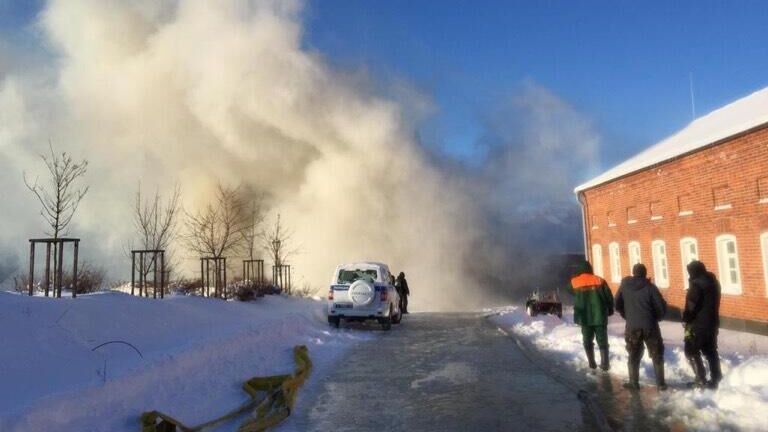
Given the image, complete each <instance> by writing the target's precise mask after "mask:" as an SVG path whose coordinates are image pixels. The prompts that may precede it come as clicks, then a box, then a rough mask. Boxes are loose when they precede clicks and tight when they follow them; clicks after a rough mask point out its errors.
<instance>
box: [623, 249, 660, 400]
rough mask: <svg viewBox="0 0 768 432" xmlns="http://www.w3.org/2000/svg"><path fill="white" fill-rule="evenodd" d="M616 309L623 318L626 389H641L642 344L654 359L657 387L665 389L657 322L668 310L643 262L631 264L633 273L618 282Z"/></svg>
mask: <svg viewBox="0 0 768 432" xmlns="http://www.w3.org/2000/svg"><path fill="white" fill-rule="evenodd" d="M616 311H617V312H618V313H619V315H621V317H622V318H624V319H625V320H626V326H625V328H624V340H625V341H626V342H627V354H628V355H629V360H628V361H627V369H628V371H629V382H628V383H626V384H624V387H625V388H628V389H631V390H637V389H639V388H640V360H642V358H643V344H645V346H646V347H647V348H648V354H649V355H650V356H651V360H653V371H654V373H655V375H656V388H658V389H659V390H666V389H667V383H666V382H665V380H664V340H663V339H662V337H661V329H660V328H659V321H661V320H662V319H663V318H664V315H665V314H666V313H667V302H665V301H664V298H663V297H662V296H661V293H660V292H659V289H658V288H657V287H656V285H654V284H652V283H651V281H649V280H648V270H647V269H646V268H645V265H643V264H635V265H634V267H632V276H628V277H625V278H624V279H623V280H622V281H621V285H620V286H619V290H618V291H617V292H616Z"/></svg>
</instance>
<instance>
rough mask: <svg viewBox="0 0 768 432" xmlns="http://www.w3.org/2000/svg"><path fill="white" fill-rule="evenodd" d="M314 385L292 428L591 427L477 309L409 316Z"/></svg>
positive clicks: (567, 396)
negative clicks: (471, 311)
mask: <svg viewBox="0 0 768 432" xmlns="http://www.w3.org/2000/svg"><path fill="white" fill-rule="evenodd" d="M359 331H379V330H375V327H373V326H370V327H362V328H360V330H359ZM318 385H319V387H320V390H319V391H314V392H312V394H311V395H308V396H307V399H304V400H301V401H300V407H297V408H299V409H297V412H295V413H294V414H293V416H292V419H291V423H292V425H293V427H295V428H296V429H297V430H307V431H339V432H341V431H361V432H362V431H382V430H389V431H401V430H409V431H537V432H541V431H564V430H567V431H579V430H591V429H593V427H591V426H590V425H589V423H588V422H590V421H591V416H590V415H589V413H588V412H587V411H585V410H584V408H583V406H582V404H581V403H580V402H579V400H578V399H577V397H576V395H575V394H574V393H573V391H571V390H570V389H568V388H567V387H565V386H563V385H562V384H560V383H558V382H557V381H556V380H554V379H552V378H551V377H550V376H548V375H547V374H545V373H544V372H543V371H542V370H541V369H540V368H539V367H537V366H536V365H534V364H533V363H532V362H531V361H530V360H528V358H527V357H526V356H524V355H523V353H522V352H521V351H520V349H519V348H518V347H517V346H516V345H515V343H514V342H513V341H512V340H511V339H510V338H509V337H507V336H504V335H503V334H501V333H500V332H499V331H498V330H497V329H496V328H495V327H493V326H492V325H491V324H490V323H489V322H488V320H486V319H483V318H482V317H481V316H479V315H477V314H412V315H409V316H406V318H405V319H404V320H403V324H401V325H397V326H394V328H393V329H392V331H390V332H388V333H384V334H382V335H381V337H379V338H375V339H374V340H372V341H370V342H365V343H363V344H361V345H360V346H358V347H356V348H354V349H353V350H352V351H351V352H349V353H348V355H346V356H345V358H344V359H343V360H342V361H339V362H338V364H337V365H335V367H334V370H333V371H332V372H331V373H330V374H328V375H327V376H325V377H324V378H322V381H321V382H320V383H318ZM585 422H587V423H585Z"/></svg>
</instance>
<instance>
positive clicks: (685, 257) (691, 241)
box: [680, 237, 699, 289]
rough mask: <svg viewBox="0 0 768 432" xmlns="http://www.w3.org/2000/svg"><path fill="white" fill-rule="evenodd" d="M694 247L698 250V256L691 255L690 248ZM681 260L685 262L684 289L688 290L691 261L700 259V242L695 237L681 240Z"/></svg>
mask: <svg viewBox="0 0 768 432" xmlns="http://www.w3.org/2000/svg"><path fill="white" fill-rule="evenodd" d="M690 245H693V246H694V248H695V249H696V254H695V255H693V254H691V253H690V252H691V250H690V248H689V247H688V246H690ZM680 259H681V260H682V262H683V287H684V288H685V289H688V285H689V282H688V279H689V277H688V264H690V262H691V261H694V260H698V259H699V242H698V240H696V238H695V237H683V238H681V239H680Z"/></svg>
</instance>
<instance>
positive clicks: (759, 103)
mask: <svg viewBox="0 0 768 432" xmlns="http://www.w3.org/2000/svg"><path fill="white" fill-rule="evenodd" d="M767 123H768V87H766V88H764V89H762V90H759V91H757V92H755V93H752V94H751V95H749V96H747V97H744V98H741V99H739V100H737V101H736V102H733V103H731V104H728V105H726V106H724V107H722V108H720V109H717V110H715V111H712V112H711V113H709V114H707V115H705V116H703V117H699V118H697V119H696V120H694V121H693V122H691V123H690V124H689V125H688V126H686V127H685V128H683V129H682V130H680V131H678V132H677V133H675V134H674V135H672V136H670V137H668V138H666V139H664V140H662V141H661V142H659V143H657V144H655V145H653V146H651V147H649V148H647V149H646V150H644V151H642V152H640V153H639V154H637V155H635V156H634V157H632V158H630V159H627V160H626V161H624V162H622V163H620V164H618V165H616V166H615V167H613V168H611V169H609V170H608V171H606V172H604V173H602V174H600V175H599V176H597V177H595V178H593V179H592V180H590V181H588V182H586V183H584V184H582V185H579V186H577V187H576V189H575V190H574V192H576V193H579V192H581V191H584V190H586V189H590V188H593V187H595V186H598V185H601V184H603V183H607V182H609V181H611V180H615V179H617V178H619V177H623V176H625V175H628V174H632V173H635V172H637V171H640V170H643V169H645V168H648V167H650V166H653V165H656V164H659V163H661V162H665V161H667V160H670V159H674V158H675V157H678V156H681V155H684V154H687V153H690V152H693V151H695V150H698V149H700V148H703V147H706V146H708V145H710V144H714V143H716V142H718V141H721V140H723V139H726V138H729V137H732V136H734V135H738V134H739V133H742V132H745V131H748V130H750V129H752V128H755V127H758V126H762V125H764V124H767Z"/></svg>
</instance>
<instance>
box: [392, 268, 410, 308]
mask: <svg viewBox="0 0 768 432" xmlns="http://www.w3.org/2000/svg"><path fill="white" fill-rule="evenodd" d="M395 289H396V290H397V294H398V295H399V296H400V310H401V311H402V313H404V314H407V313H408V296H409V295H410V294H411V290H410V289H408V281H407V280H406V279H405V273H403V272H400V274H399V275H397V280H396V281H395Z"/></svg>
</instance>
